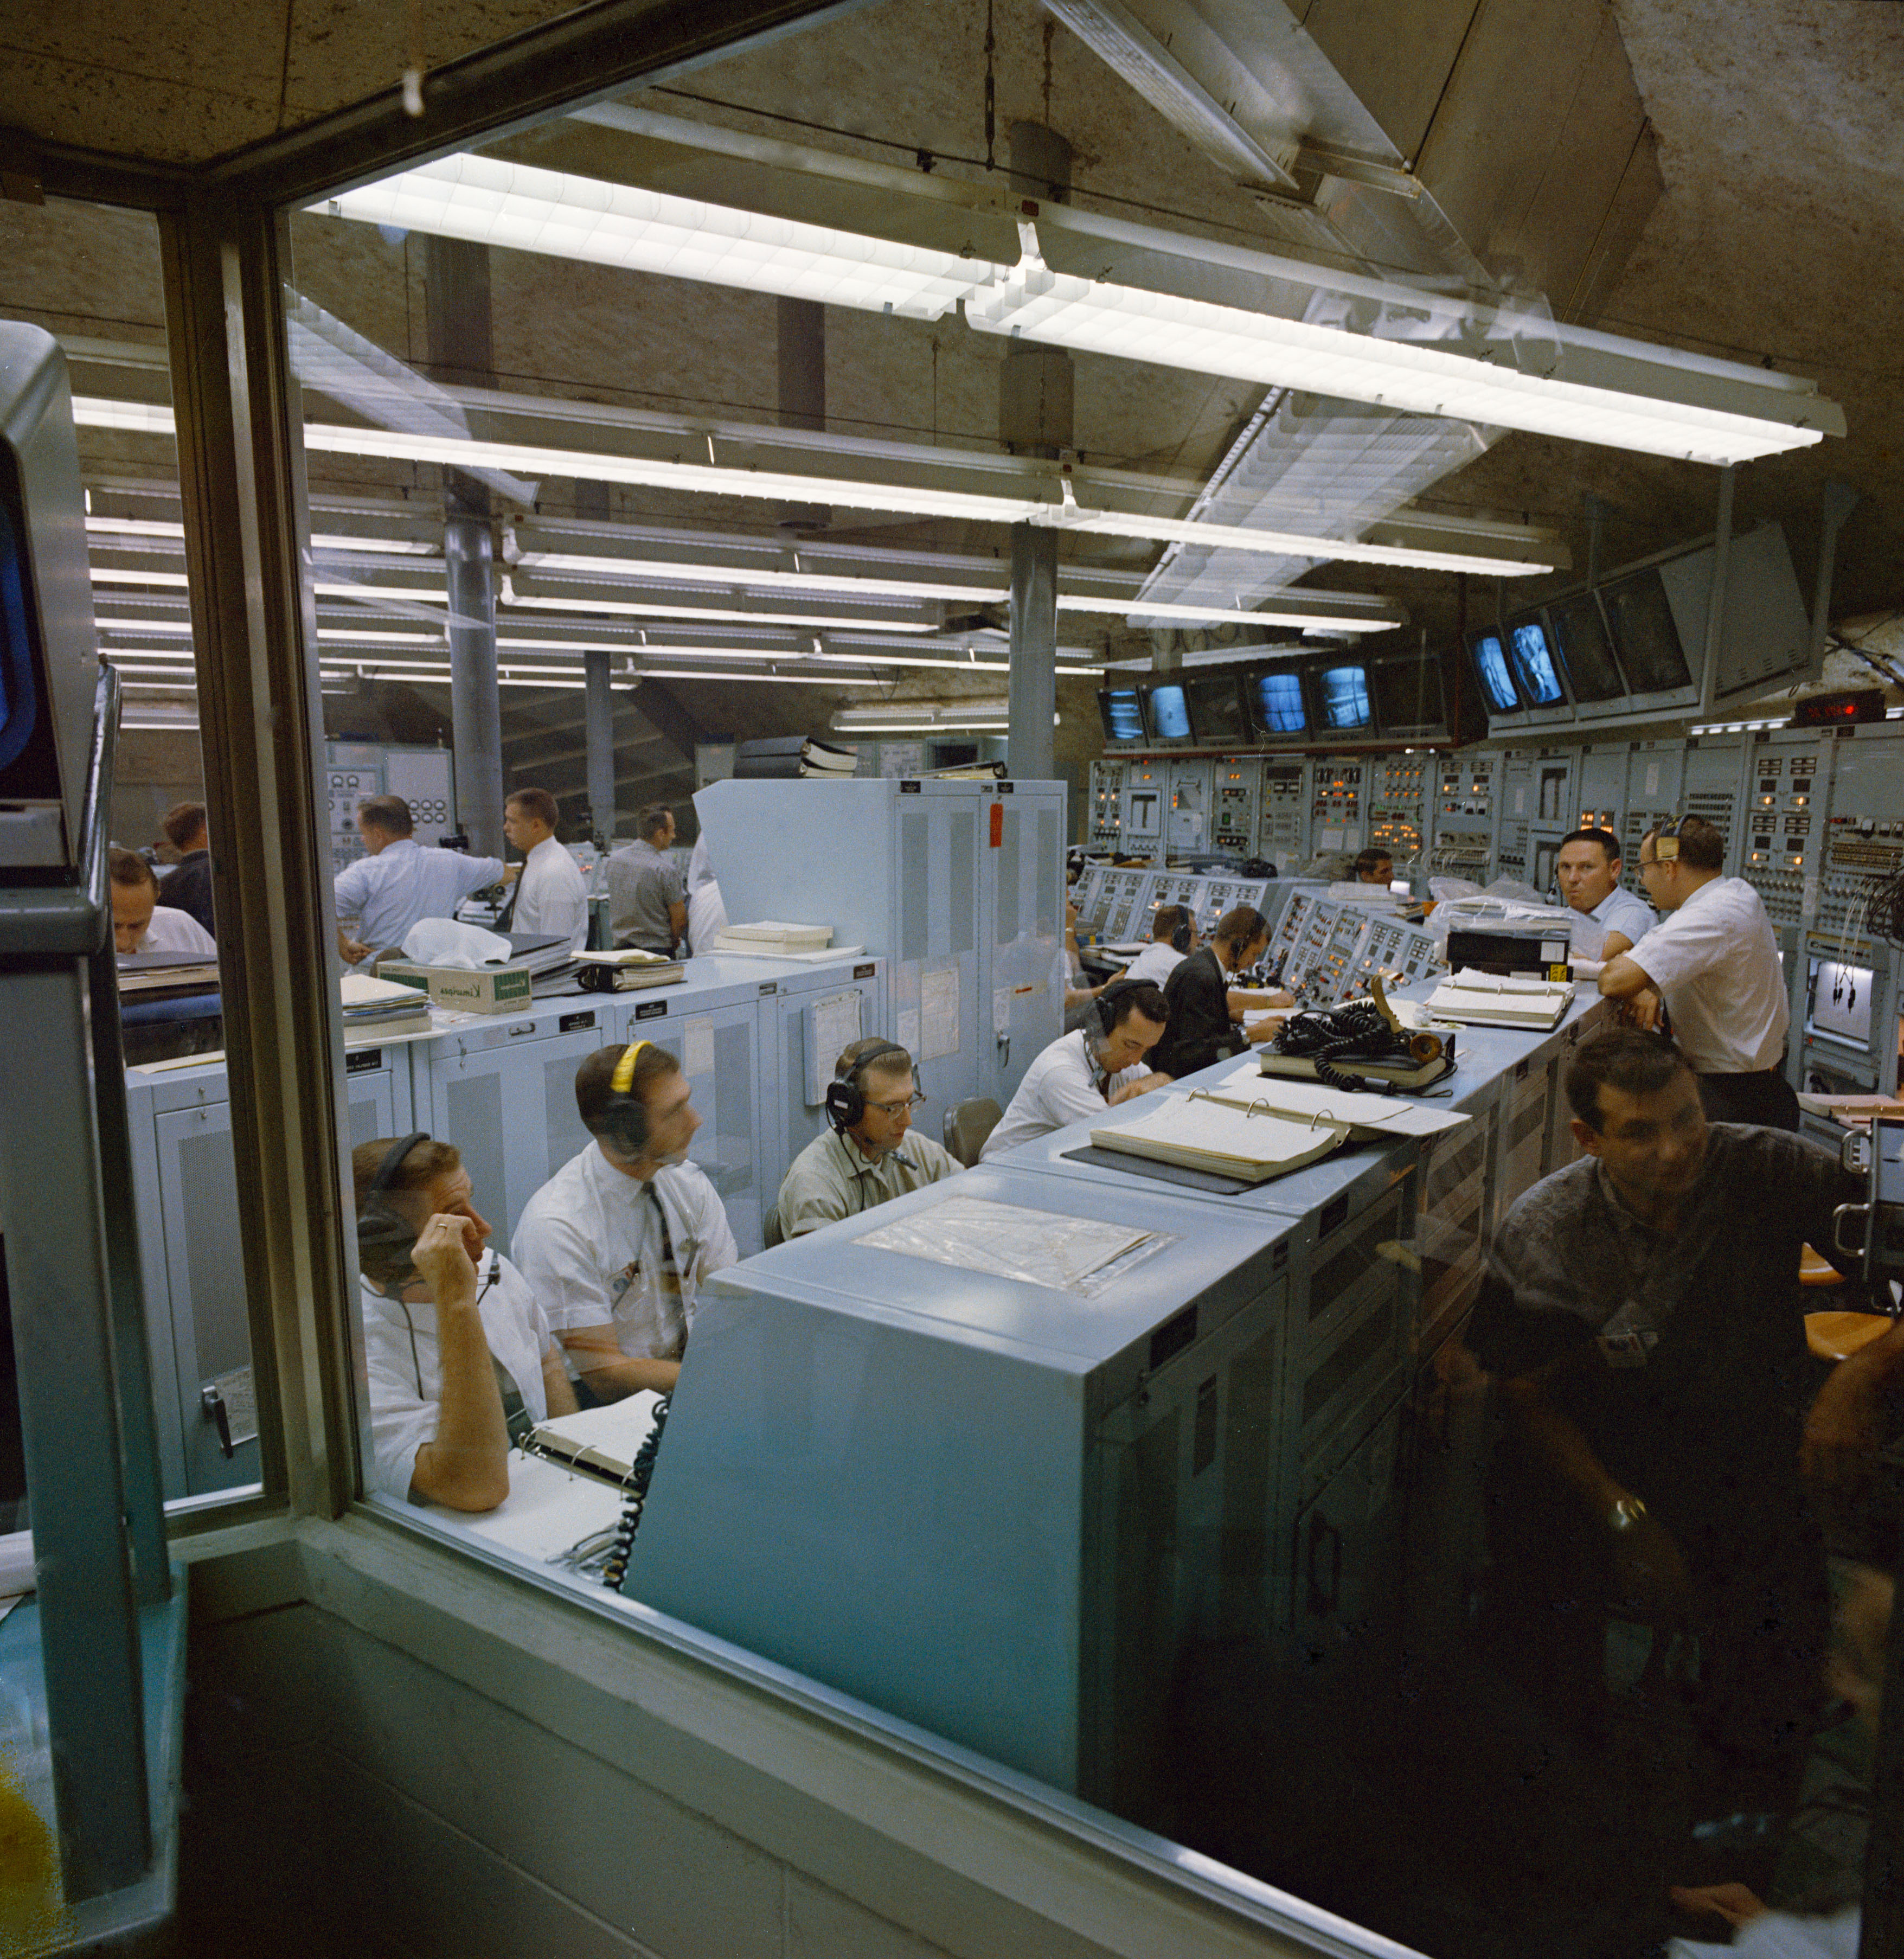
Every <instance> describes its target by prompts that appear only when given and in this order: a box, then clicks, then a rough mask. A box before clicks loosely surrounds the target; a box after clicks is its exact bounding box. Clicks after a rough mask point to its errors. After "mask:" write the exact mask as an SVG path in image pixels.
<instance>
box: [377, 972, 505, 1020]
mask: <svg viewBox="0 0 1904 1959" xmlns="http://www.w3.org/2000/svg"><path fill="white" fill-rule="evenodd" d="M377 977H378V978H379V979H380V980H395V981H396V982H397V983H398V984H399V985H400V986H414V987H417V989H419V990H420V991H422V992H426V993H427V994H428V995H430V999H433V1001H435V1002H436V1005H438V1006H440V1007H447V1008H449V1009H451V1010H452V1011H453V1012H455V1013H459V1014H514V1013H519V1012H520V1011H522V1008H525V1007H526V1006H527V1005H528V1004H529V1002H530V999H531V998H532V987H531V984H530V980H529V975H528V968H527V967H522V966H482V967H476V968H475V969H474V970H471V968H470V967H467V966H417V965H413V964H411V963H410V961H408V960H398V959H391V960H385V961H384V963H383V964H382V965H381V966H379V967H378V968H377Z"/></svg>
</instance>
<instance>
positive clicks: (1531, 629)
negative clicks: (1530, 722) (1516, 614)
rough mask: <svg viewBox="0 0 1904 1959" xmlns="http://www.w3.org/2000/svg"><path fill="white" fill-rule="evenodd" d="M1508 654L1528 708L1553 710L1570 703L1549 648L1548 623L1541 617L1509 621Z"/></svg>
mask: <svg viewBox="0 0 1904 1959" xmlns="http://www.w3.org/2000/svg"><path fill="white" fill-rule="evenodd" d="M1507 651H1508V657H1509V659H1511V660H1512V662H1514V677H1515V679H1516V680H1518V681H1519V682H1520V684H1521V693H1522V696H1523V697H1525V700H1526V702H1527V704H1528V706H1530V707H1552V706H1556V705H1557V703H1560V702H1562V701H1564V700H1566V689H1565V688H1564V687H1562V686H1561V684H1560V674H1559V672H1557V670H1556V668H1555V667H1554V664H1553V650H1552V649H1551V648H1550V647H1549V646H1548V645H1547V625H1546V622H1545V621H1544V620H1542V619H1541V618H1540V617H1539V615H1538V614H1536V615H1535V616H1534V618H1531V619H1512V620H1509V622H1508V627H1507Z"/></svg>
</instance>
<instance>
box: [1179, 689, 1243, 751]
mask: <svg viewBox="0 0 1904 1959" xmlns="http://www.w3.org/2000/svg"><path fill="white" fill-rule="evenodd" d="M1183 691H1184V694H1185V698H1186V699H1187V700H1188V702H1189V703H1190V725H1191V727H1192V729H1194V730H1195V734H1196V737H1197V745H1198V747H1199V748H1221V747H1223V745H1225V744H1226V742H1231V741H1248V740H1249V738H1250V736H1249V710H1248V708H1247V706H1246V705H1245V703H1244V700H1243V689H1242V678H1241V677H1240V676H1239V675H1236V674H1235V673H1220V674H1201V675H1198V676H1197V677H1196V678H1194V679H1188V680H1185V682H1184V683H1183Z"/></svg>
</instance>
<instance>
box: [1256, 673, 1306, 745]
mask: <svg viewBox="0 0 1904 1959" xmlns="http://www.w3.org/2000/svg"><path fill="white" fill-rule="evenodd" d="M1249 709H1250V713H1252V715H1254V716H1255V721H1256V725H1257V726H1258V728H1260V729H1261V730H1262V732H1264V733H1265V735H1303V734H1306V733H1307V732H1309V710H1308V708H1307V707H1306V706H1305V705H1304V704H1303V677H1302V675H1300V674H1299V673H1298V672H1296V669H1295V668H1293V667H1272V668H1271V669H1270V671H1269V672H1267V673H1259V674H1258V675H1255V678H1253V679H1252V681H1250V683H1249Z"/></svg>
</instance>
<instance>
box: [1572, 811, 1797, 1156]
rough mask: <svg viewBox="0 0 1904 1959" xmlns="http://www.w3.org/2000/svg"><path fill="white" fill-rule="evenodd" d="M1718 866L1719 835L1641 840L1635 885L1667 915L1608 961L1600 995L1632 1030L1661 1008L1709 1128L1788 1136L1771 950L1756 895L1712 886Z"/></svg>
mask: <svg viewBox="0 0 1904 1959" xmlns="http://www.w3.org/2000/svg"><path fill="white" fill-rule="evenodd" d="M1724 864H1725V836H1724V834H1723V833H1722V832H1721V831H1720V830H1717V829H1715V827H1713V825H1712V824H1709V823H1708V822H1707V821H1706V820H1705V818H1702V817H1697V816H1687V817H1681V818H1679V819H1678V820H1677V821H1676V822H1674V823H1669V824H1663V825H1661V827H1660V829H1659V830H1657V831H1654V830H1649V831H1648V832H1647V833H1646V834H1645V837H1643V838H1642V840H1641V841H1640V846H1639V875H1640V876H1641V878H1642V879H1643V880H1644V881H1645V886H1646V894H1647V896H1648V897H1650V898H1651V899H1652V901H1653V903H1654V904H1655V906H1657V907H1658V910H1661V911H1662V912H1664V913H1666V914H1667V916H1665V917H1664V919H1661V921H1660V922H1659V923H1658V925H1656V926H1654V928H1653V929H1652V931H1651V932H1649V933H1648V934H1647V935H1646V937H1645V941H1644V943H1643V944H1641V945H1636V946H1635V947H1634V948H1633V950H1632V951H1630V952H1623V953H1621V954H1620V955H1619V956H1618V957H1617V958H1614V959H1610V960H1608V961H1607V964H1606V965H1605V967H1604V968H1603V969H1602V970H1601V974H1600V990H1601V992H1602V993H1604V994H1605V995H1607V997H1608V998H1609V999H1614V1000H1618V1001H1620V1002H1623V1005H1624V1007H1625V1010H1626V1014H1627V1017H1628V1018H1629V1019H1631V1020H1633V1021H1637V1022H1638V1023H1639V1025H1640V1026H1641V1027H1652V1026H1653V1025H1655V1024H1656V1023H1657V1021H1658V1018H1659V1010H1660V1005H1661V1001H1662V1000H1663V1001H1664V1004H1665V1008H1666V1011H1667V1012H1668V1014H1669V1015H1670V1016H1671V1021H1672V1031H1673V1039H1674V1041H1675V1043H1677V1046H1678V1047H1679V1050H1680V1053H1682V1054H1683V1055H1684V1056H1685V1057H1686V1059H1687V1064H1688V1065H1690V1067H1691V1068H1692V1070H1693V1073H1694V1074H1695V1075H1697V1076H1698V1077H1699V1100H1700V1102H1701V1103H1702V1104H1703V1106H1704V1107H1705V1110H1706V1116H1707V1117H1708V1118H1709V1119H1710V1120H1711V1121H1713V1122H1756V1123H1757V1124H1759V1125H1760V1126H1761V1127H1763V1128H1766V1129H1794V1130H1795V1129H1797V1128H1798V1097H1797V1096H1796V1095H1795V1094H1794V1093H1793V1092H1792V1088H1791V1084H1790V1083H1789V1082H1788V1081H1786V1079H1785V1073H1784V1069H1783V1067H1782V1062H1783V1060H1784V1056H1785V1033H1786V1030H1788V1028H1789V1027H1790V1026H1791V1009H1790V1007H1789V1006H1788V1004H1787V1002H1786V999H1785V976H1784V973H1783V971H1782V969H1781V968H1780V967H1779V941H1778V940H1777V938H1775V936H1774V935H1773V932H1772V921H1771V920H1770V919H1769V918H1768V917H1766V910H1765V906H1763V904H1762V903H1760V900H1759V894H1758V893H1757V892H1756V891H1753V888H1752V887H1751V886H1750V884H1747V882H1746V881H1745V880H1744V878H1726V877H1722V876H1721V875H1719V874H1720V872H1721V869H1722V867H1723V865H1724Z"/></svg>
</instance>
